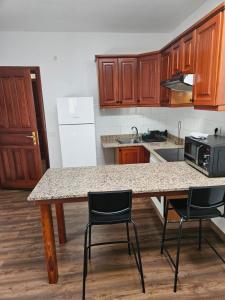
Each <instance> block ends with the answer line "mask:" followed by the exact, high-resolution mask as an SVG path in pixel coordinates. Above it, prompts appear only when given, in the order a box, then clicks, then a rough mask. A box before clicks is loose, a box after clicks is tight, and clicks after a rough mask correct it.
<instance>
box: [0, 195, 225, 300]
mask: <svg viewBox="0 0 225 300" xmlns="http://www.w3.org/2000/svg"><path fill="white" fill-rule="evenodd" d="M28 194H29V192H27V191H7V190H0V299H1V300H9V299H13V300H31V299H32V300H39V299H40V300H42V299H43V300H49V299H54V300H67V299H73V300H77V299H81V292H82V267H83V238H84V236H83V234H84V227H85V224H86V222H87V203H76V204H66V205H65V218H66V228H67V238H68V242H67V244H65V245H63V246H59V243H58V237H57V231H56V230H55V236H56V245H57V257H58V266H59V282H58V284H56V285H50V284H48V282H47V272H46V268H45V261H44V250H43V244H42V231H41V226H40V214H39V208H38V207H37V206H34V205H33V204H32V203H28V202H27V201H26V197H27V196H28ZM53 212H54V207H53ZM133 218H134V219H135V221H136V223H137V225H138V232H139V238H140V244H141V254H142V262H143V269H144V275H145V285H146V294H142V292H141V285H140V281H139V275H138V272H137V269H136V265H135V261H134V258H133V256H131V257H129V255H128V253H127V247H126V245H113V246H104V247H103V246H100V247H95V248H93V250H92V260H91V262H90V264H89V273H88V277H87V289H86V299H106V300H109V299H123V300H125V299H126V300H128V299H129V300H130V299H131V300H134V299H135V300H136V299H150V300H151V299H152V300H162V299H163V300H164V299H165V300H168V299H182V300H183V299H184V300H185V299H225V265H224V264H223V263H222V262H221V261H220V260H219V259H218V258H217V257H216V256H215V254H214V253H213V252H212V251H211V249H210V248H209V247H208V246H207V245H206V244H205V243H203V249H202V251H201V252H199V251H198V250H197V238H193V239H184V240H183V242H182V248H181V260H180V275H179V283H178V291H177V293H176V294H174V293H173V291H172V289H173V277H174V273H173V271H172V268H171V266H170V264H169V263H168V261H167V259H166V257H165V256H162V255H161V254H160V251H159V248H160V247H159V245H160V237H161V230H162V226H161V223H160V221H159V219H158V216H157V215H156V213H155V211H154V209H153V207H152V205H151V201H150V200H149V199H147V198H144V199H134V201H133ZM54 224H55V217H54ZM55 225H56V224H55ZM55 229H56V227H55ZM169 232H170V233H172V234H173V233H175V231H174V230H170V231H169ZM125 233H126V231H125V226H123V225H114V226H104V227H102V226H101V227H97V226H96V227H94V229H93V240H95V241H96V242H97V241H98V242H100V241H103V240H108V239H118V238H119V239H120V238H123V237H125ZM185 233H195V230H193V229H185V230H184V234H185ZM196 233H197V231H196ZM204 235H207V237H208V238H209V239H211V241H213V242H214V245H215V246H216V247H217V249H218V250H220V252H221V254H223V255H224V257H225V245H224V243H223V242H222V241H221V240H220V239H219V238H218V237H217V236H216V235H215V234H214V233H213V232H212V231H211V229H205V230H204ZM132 236H133V235H132ZM169 247H170V249H171V253H172V254H175V243H174V242H170V244H169Z"/></svg>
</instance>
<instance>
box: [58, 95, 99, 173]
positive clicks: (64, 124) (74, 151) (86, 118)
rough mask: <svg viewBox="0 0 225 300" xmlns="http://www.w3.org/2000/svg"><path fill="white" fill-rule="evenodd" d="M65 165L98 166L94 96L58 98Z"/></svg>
mask: <svg viewBox="0 0 225 300" xmlns="http://www.w3.org/2000/svg"><path fill="white" fill-rule="evenodd" d="M57 111H58V124H59V137H60V144H61V154H62V166H63V167H84V166H96V141H95V122H94V102H93V97H64V98H58V99H57Z"/></svg>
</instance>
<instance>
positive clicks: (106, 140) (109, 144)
mask: <svg viewBox="0 0 225 300" xmlns="http://www.w3.org/2000/svg"><path fill="white" fill-rule="evenodd" d="M118 138H124V139H126V138H134V135H133V134H121V135H103V136H101V144H102V147H103V148H104V149H109V148H122V147H134V146H143V147H144V148H145V149H147V150H148V151H149V152H150V153H151V154H153V155H155V156H156V157H157V158H158V159H159V160H160V161H161V162H166V160H165V159H164V158H162V157H161V156H160V155H159V154H158V153H157V152H155V151H154V150H156V149H169V148H184V145H183V144H182V143H180V144H179V145H178V144H177V143H176V141H177V139H176V138H175V137H173V136H171V135H170V136H169V138H168V139H167V140H166V141H165V142H150V143H147V142H143V141H142V142H140V143H129V144H120V143H119V142H118V141H117V139H118Z"/></svg>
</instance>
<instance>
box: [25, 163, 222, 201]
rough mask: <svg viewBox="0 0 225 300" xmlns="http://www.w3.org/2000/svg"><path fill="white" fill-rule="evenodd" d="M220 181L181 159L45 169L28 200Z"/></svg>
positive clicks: (153, 190)
mask: <svg viewBox="0 0 225 300" xmlns="http://www.w3.org/2000/svg"><path fill="white" fill-rule="evenodd" d="M224 184H225V177H223V178H208V177H206V176H205V175H203V174H201V173H200V172H198V171H197V170H195V169H194V168H192V167H191V166H189V165H188V164H186V163H185V162H162V163H159V164H131V165H107V166H99V167H83V168H63V169H48V170H47V172H46V173H45V174H44V176H43V177H42V179H41V180H40V181H39V183H38V184H37V186H36V187H35V188H34V190H33V191H32V193H31V194H30V196H29V197H28V200H29V201H41V200H50V199H65V198H81V197H86V196H87V193H88V192H89V191H113V190H123V189H132V191H133V193H134V194H135V193H136V194H141V193H149V194H150V193H157V192H162V194H163V193H164V192H168V191H186V190H188V188H189V187H190V186H210V185H224ZM75 201H76V199H75Z"/></svg>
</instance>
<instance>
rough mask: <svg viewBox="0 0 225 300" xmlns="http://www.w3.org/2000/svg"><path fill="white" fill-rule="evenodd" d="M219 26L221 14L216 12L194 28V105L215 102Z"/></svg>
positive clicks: (209, 104) (205, 104) (212, 103)
mask: <svg viewBox="0 0 225 300" xmlns="http://www.w3.org/2000/svg"><path fill="white" fill-rule="evenodd" d="M220 28H221V14H218V15H216V16H214V17H213V18H211V19H209V20H208V21H207V22H206V23H204V24H203V25H202V26H200V27H199V28H198V29H197V30H196V69H195V74H196V75H195V86H194V104H195V105H204V106H207V105H208V106H212V105H215V104H216V87H217V86H216V85H217V75H218V62H219V49H220Z"/></svg>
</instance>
